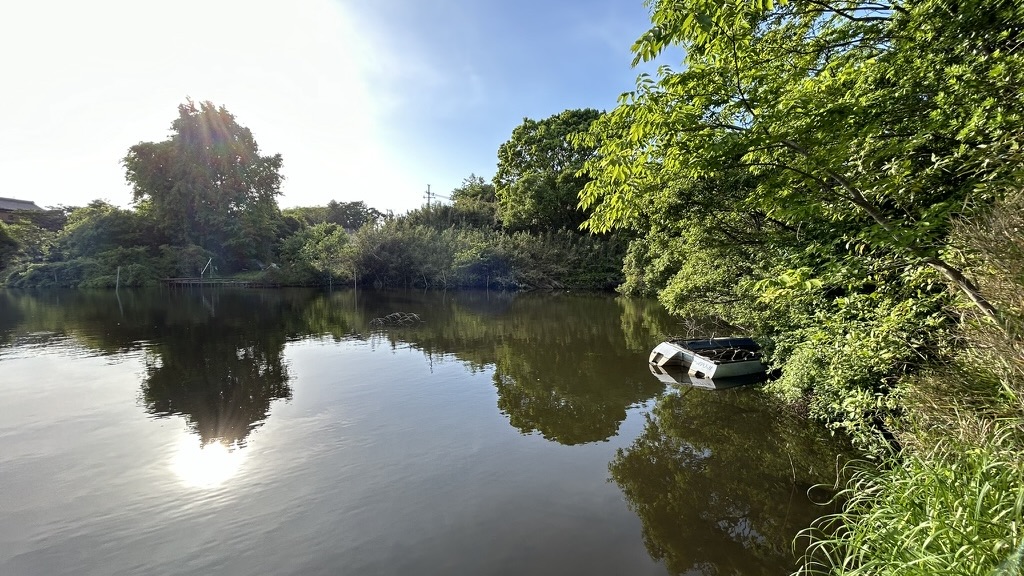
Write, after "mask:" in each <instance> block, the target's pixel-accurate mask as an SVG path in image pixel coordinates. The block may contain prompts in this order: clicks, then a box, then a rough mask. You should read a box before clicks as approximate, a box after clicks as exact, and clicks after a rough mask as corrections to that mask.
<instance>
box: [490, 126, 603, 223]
mask: <svg viewBox="0 0 1024 576" xmlns="http://www.w3.org/2000/svg"><path fill="white" fill-rule="evenodd" d="M600 115H601V113H600V112H598V111H597V110H593V109H589V108H588V109H584V110H566V111H564V112H561V113H558V114H555V115H553V116H551V117H549V118H545V119H544V120H539V121H538V120H532V119H530V118H524V119H523V123H522V124H520V125H519V126H516V128H515V129H514V130H513V131H512V137H511V138H509V140H508V141H507V142H505V143H504V144H502V145H501V146H500V147H499V148H498V169H497V172H496V173H495V175H494V189H495V194H496V196H497V200H498V217H499V218H500V220H501V222H502V224H504V225H505V226H506V227H507V228H513V229H527V228H528V229H533V230H550V229H560V228H572V229H575V228H576V227H578V226H579V225H580V224H581V223H582V222H583V220H584V219H585V213H584V212H583V211H582V210H580V209H579V208H578V206H577V204H578V200H579V193H580V191H581V190H582V189H583V186H584V185H585V184H586V183H587V181H588V180H589V178H588V177H587V176H585V175H582V174H580V169H581V168H583V163H584V162H585V161H586V160H587V159H588V158H590V157H591V156H592V155H593V153H594V146H593V145H592V144H585V145H582V146H576V145H574V144H573V143H572V141H571V137H572V136H574V135H576V134H579V133H581V132H585V131H586V130H587V129H588V128H589V127H590V125H591V124H592V123H593V122H594V120H596V119H597V118H598V117H599V116H600Z"/></svg>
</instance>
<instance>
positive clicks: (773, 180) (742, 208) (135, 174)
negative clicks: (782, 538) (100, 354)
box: [0, 0, 1024, 574]
mask: <svg viewBox="0 0 1024 576" xmlns="http://www.w3.org/2000/svg"><path fill="white" fill-rule="evenodd" d="M647 4H648V6H649V8H650V11H651V16H652V28H651V29H650V31H648V32H647V33H646V34H644V35H643V36H642V37H641V38H640V39H639V40H638V41H637V42H636V43H635V44H634V46H633V51H634V53H635V55H636V60H637V62H640V61H655V60H658V59H659V58H664V57H665V54H667V53H672V54H676V53H681V54H684V55H685V57H684V62H683V66H682V67H680V68H679V69H675V68H673V67H671V66H668V65H665V66H661V67H660V68H659V69H658V72H657V73H656V74H655V75H641V76H640V78H639V79H638V82H637V87H636V89H635V90H634V91H632V92H630V93H627V94H624V95H623V96H622V98H621V99H620V105H619V106H618V107H617V108H615V109H614V110H611V111H609V112H606V113H597V112H595V111H592V110H571V111H566V112H563V113H560V114H556V115H554V116H552V117H550V118H548V119H545V120H541V121H535V120H529V119H527V120H525V121H524V123H523V124H522V125H521V126H519V127H518V128H516V129H515V131H514V132H513V134H512V137H511V139H510V140H509V142H507V143H506V144H504V145H502V147H501V148H500V150H499V154H498V158H499V161H498V167H497V175H496V176H495V178H494V180H493V182H487V181H485V180H483V179H482V178H479V177H476V176H471V177H470V178H468V179H467V180H466V181H465V182H464V184H463V186H461V187H460V188H458V189H456V190H454V191H452V203H451V204H450V205H435V206H429V205H428V206H426V207H423V208H421V209H419V210H415V211H412V212H410V213H408V214H405V215H401V216H392V215H387V216H385V215H382V214H380V213H379V212H376V211H375V210H372V209H371V208H369V207H367V206H366V205H365V204H364V203H362V202H356V203H348V204H338V203H335V204H333V205H328V206H326V207H315V208H306V209H292V210H285V211H283V212H281V211H279V210H277V209H276V203H275V201H274V197H275V196H276V194H277V191H278V186H279V184H280V177H279V176H278V175H277V174H278V172H277V171H278V169H279V168H280V165H281V159H280V157H266V156H261V155H260V154H259V152H258V149H257V148H256V145H255V141H254V140H253V139H252V135H251V134H250V133H248V130H245V129H244V128H242V127H240V126H238V125H237V124H236V123H235V121H234V119H233V117H231V116H230V114H228V113H227V112H226V111H225V110H224V109H223V108H219V109H217V108H214V107H213V106H212V105H209V104H202V105H199V106H196V105H194V104H193V103H191V102H189V103H187V104H185V105H183V106H182V107H181V109H180V110H179V118H178V120H176V121H175V124H174V126H173V129H172V132H173V135H172V136H171V138H170V139H169V140H167V141H165V142H160V143H141V144H139V145H137V146H135V147H133V148H132V149H131V151H130V152H129V155H128V156H127V157H126V159H125V166H126V169H127V171H128V178H129V181H131V182H132V184H133V185H134V187H135V202H136V203H135V206H134V208H133V209H131V210H125V209H121V208H117V207H114V206H110V205H107V204H104V203H101V202H96V203H93V204H91V205H89V206H87V207H84V208H79V209H75V210H65V211H58V212H59V213H55V214H51V216H50V217H49V221H48V222H47V223H45V224H43V223H39V222H33V221H29V220H24V221H20V222H15V223H14V224H8V225H5V226H3V227H0V258H2V259H3V262H4V263H5V264H6V265H5V266H4V268H5V270H6V272H5V274H6V278H7V280H6V282H7V285H9V286H18V287H33V286H49V285H59V286H112V285H113V283H114V281H115V277H114V274H115V272H116V269H117V268H118V267H121V269H122V270H121V282H122V284H133V285H134V284H138V285H143V284H147V283H153V282H156V281H158V279H159V278H162V277H169V276H178V275H188V276H192V275H197V274H198V273H199V271H200V269H201V268H202V267H203V265H204V264H205V263H207V262H208V261H210V259H211V258H212V259H213V261H214V262H216V263H217V264H216V265H217V266H218V272H219V273H222V274H226V273H234V272H238V271H243V270H249V271H251V272H252V273H254V274H258V276H259V277H260V278H262V279H264V280H266V281H267V282H271V283H278V284H325V285H333V284H346V285H348V284H355V285H367V286H370V285H372V286H378V287H405V286H415V287H431V288H442V287H443V288H456V287H490V288H566V287H580V288H609V287H614V286H616V285H620V284H621V285H620V286H619V289H620V291H622V292H623V293H626V294H629V295H639V296H654V297H657V298H658V299H659V300H660V301H661V302H662V303H663V304H664V306H665V307H666V308H668V309H669V310H670V311H672V312H673V313H676V314H678V315H680V316H683V317H688V316H700V317H706V316H715V317H718V318H721V319H723V320H724V321H726V322H728V323H729V324H731V325H733V326H736V327H738V328H739V329H741V330H742V331H744V332H747V333H750V334H752V335H754V336H756V337H757V338H758V339H759V340H760V341H761V342H762V343H764V345H765V352H766V358H767V360H768V362H769V363H770V364H771V366H772V368H773V369H775V370H776V373H777V374H779V377H778V378H777V379H776V380H774V381H773V382H771V383H770V384H769V385H768V387H769V388H770V389H771V390H772V391H774V392H775V393H776V394H777V395H779V396H780V397H783V398H785V399H787V400H789V401H790V402H792V403H794V404H796V405H801V406H805V407H806V411H807V413H808V414H809V416H810V417H812V418H816V419H819V420H821V421H823V422H826V423H828V425H829V426H831V427H832V428H833V429H834V430H836V431H839V432H841V433H843V434H847V435H849V436H850V437H851V438H852V439H853V441H854V442H855V443H856V445H858V446H859V447H860V448H861V449H862V450H863V451H864V453H865V454H866V455H867V460H866V462H867V463H866V464H863V465H861V466H859V467H858V468H857V472H856V473H854V474H853V475H852V480H851V481H850V484H849V490H848V492H846V493H845V496H846V497H848V498H849V499H848V503H847V506H846V508H845V512H844V513H842V514H840V515H839V516H829V517H826V518H824V519H822V520H821V521H820V522H819V523H818V524H817V525H816V527H815V528H813V529H812V530H811V531H810V532H809V533H808V534H809V535H810V536H812V537H813V538H814V539H815V540H814V542H815V544H814V545H813V546H812V547H811V549H810V552H809V554H808V557H807V564H806V565H805V567H804V570H805V571H806V572H809V573H835V574H844V573H850V574H859V573H872V574H885V573H897V572H899V573H901V574H914V573H920V574H934V573H951V574H957V573H961V574H979V573H986V572H988V571H991V570H1003V571H1004V573H1007V574H1010V573H1017V572H1014V571H1015V570H1019V569H1020V563H1021V557H1022V555H1024V528H1022V526H1024V514H1022V508H1024V504H1022V502H1024V450H1022V448H1024V399H1022V398H1024V340H1022V338H1024V332H1022V328H1024V324H1022V322H1024V300H1022V296H1021V294H1024V221H1022V217H1021V216H1020V215H1021V214H1022V211H1024V185H1022V183H1024V153H1022V144H1024V105H1022V103H1021V102H1022V100H1021V98H1020V94H1021V90H1022V88H1024V7H1022V5H1021V4H1020V3H1019V2H1014V1H1011V0H975V1H970V2H955V1H953V0H922V1H919V2H882V3H880V2H871V1H845V0H844V1H836V2H820V1H817V0H814V1H810V0H793V1H791V2H779V3H774V2H772V1H770V0H768V1H765V0H726V1H720V0H715V1H711V0H690V1H688V2H686V3H679V2H670V1H668V0H648V2H647ZM221 150H231V153H230V154H227V155H222V154H220V151H221ZM197 167H198V168H197ZM577 198H578V199H579V203H578V204H577V203H576V199H577ZM580 224H582V228H583V230H584V231H585V232H581V231H580V230H579V229H577V227H578V226H579V225H580ZM256 271H258V272H256Z"/></svg>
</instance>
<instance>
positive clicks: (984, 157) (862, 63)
mask: <svg viewBox="0 0 1024 576" xmlns="http://www.w3.org/2000/svg"><path fill="white" fill-rule="evenodd" d="M648 5H649V7H650V8H651V13H652V22H653V24H654V26H653V27H652V28H651V30H650V31H648V32H647V33H646V34H645V35H643V36H642V37H641V38H640V39H639V40H638V41H637V42H636V44H635V45H634V46H633V50H634V52H635V54H636V61H640V60H650V59H653V58H655V57H657V56H658V55H659V54H662V53H663V52H664V51H665V50H666V49H667V48H669V47H673V46H680V47H682V48H683V49H684V50H685V52H686V62H685V70H684V71H682V72H677V71H674V70H672V69H670V68H668V67H662V68H661V69H660V71H659V75H658V78H657V79H654V78H651V77H648V76H642V77H641V78H640V81H639V82H638V86H637V90H636V91H635V92H633V93H631V94H628V95H626V96H625V102H624V104H623V105H622V106H620V107H619V108H618V109H616V110H615V111H613V112H612V113H610V114H608V115H607V116H606V117H605V118H604V119H602V120H600V121H599V122H598V125H597V128H596V129H595V131H594V134H595V138H592V139H590V140H587V139H584V142H596V141H598V139H600V138H603V140H601V141H602V142H603V144H602V147H601V149H600V153H599V154H598V155H597V156H595V157H594V158H593V159H592V160H591V163H590V166H589V168H590V169H591V171H592V173H594V174H596V175H597V178H596V180H595V181H594V182H593V183H591V184H590V185H589V186H588V187H587V189H586V191H585V193H584V195H583V197H582V199H583V202H582V204H583V205H584V206H586V207H591V208H592V209H593V210H594V217H593V218H592V219H591V220H590V225H591V227H592V228H594V229H598V230H600V229H606V228H609V227H613V226H620V225H628V223H630V222H633V223H634V224H635V223H637V222H638V220H637V219H638V217H640V216H641V215H642V214H643V212H644V209H645V206H646V205H649V203H650V201H651V200H652V198H655V197H657V196H658V195H659V194H660V193H661V192H662V191H663V190H664V189H665V187H666V186H670V185H671V183H672V182H689V183H699V182H702V181H705V180H707V179H708V178H721V177H722V175H723V174H729V173H744V174H747V175H751V176H754V177H755V180H754V185H753V186H752V187H751V189H750V191H749V192H750V193H749V194H747V195H746V196H745V197H744V198H742V199H741V201H742V203H743V206H744V207H745V208H749V209H752V210H756V211H758V212H760V213H762V214H764V215H765V216H769V217H771V218H773V219H775V220H776V221H779V222H781V223H782V224H784V225H787V226H790V227H798V226H801V225H803V224H805V223H812V224H818V225H820V226H823V227H826V228H827V229H829V230H834V231H836V232H837V235H841V236H842V237H843V239H844V240H845V241H847V242H848V243H849V244H850V245H851V246H856V247H857V248H858V249H859V250H870V249H877V250H882V251H885V252H887V253H888V254H890V255H892V256H894V257H896V258H898V259H899V260H900V261H902V262H904V263H905V264H907V265H910V266H926V267H929V268H931V269H933V270H935V271H937V272H938V273H940V274H941V275H942V277H943V278H945V279H946V280H947V281H948V282H950V283H951V284H952V285H953V286H955V287H956V289H958V290H959V291H960V293H962V294H963V295H965V296H966V297H967V298H968V299H969V300H970V301H971V302H972V303H973V304H974V305H976V306H977V307H978V308H979V309H981V310H982V311H984V313H985V314H987V315H989V316H993V317H994V316H995V315H996V311H995V309H994V308H993V307H992V306H991V304H989V303H988V302H987V300H986V299H985V298H984V296H983V295H982V294H980V293H979V292H978V290H977V289H976V287H975V286H974V285H973V283H972V282H971V281H970V280H969V279H968V278H967V277H966V276H965V275H964V274H963V272H962V271H961V270H959V269H958V268H957V267H956V266H955V264H954V263H952V262H951V261H950V259H949V258H948V257H947V256H946V255H945V254H943V250H942V249H943V245H944V242H943V240H944V238H945V236H946V233H947V232H948V227H949V224H950V223H951V221H953V220H955V219H956V218H958V217H962V216H966V215H970V214H972V213H973V211H974V210H976V209H978V208H979V207H983V206H985V205H987V204H988V203H989V202H990V201H991V200H992V199H993V198H994V197H996V196H998V195H999V194H1000V193H1001V190H1003V189H1005V188H1006V186H1008V185H1010V186H1012V185H1013V183H1014V182H1019V181H1020V176H1021V168H1020V163H1019V162H1018V161H1017V160H1018V159H1019V152H1018V147H1019V144H1020V143H1021V141H1022V139H1024V138H1022V137H1024V131H1022V126H1024V123H1022V120H1024V114H1022V111H1024V108H1022V107H1021V105H1020V99H1019V97H1018V94H1019V90H1020V88H1021V86H1022V82H1024V60H1022V58H1021V54H1020V50H1019V48H1020V45H1021V42H1022V31H1024V13H1022V9H1021V8H1020V6H1019V5H1018V4H1017V3H1012V2H1004V1H1002V0H987V1H986V0H982V1H977V2H968V3H961V2H953V1H951V0H929V1H924V2H916V3H904V2H874V1H871V0H864V1H845V0H839V1H832V2H829V1H825V2H822V1H820V0H794V1H792V2H780V3H779V4H774V3H773V2H772V1H771V0H753V1H752V0H726V1H719V0H696V1H691V2H685V3H683V2H676V1H669V0H648Z"/></svg>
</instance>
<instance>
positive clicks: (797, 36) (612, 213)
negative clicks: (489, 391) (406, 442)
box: [580, 0, 1024, 574]
mask: <svg viewBox="0 0 1024 576" xmlns="http://www.w3.org/2000/svg"><path fill="white" fill-rule="evenodd" d="M649 6H650V8H651V11H652V20H653V23H654V27H653V28H652V29H651V30H650V31H649V32H648V33H647V34H645V35H644V36H642V37H641V38H640V39H639V40H638V41H637V43H636V44H635V45H634V47H633V49H634V52H635V54H636V58H637V60H638V61H641V60H643V61H648V60H652V59H655V58H657V57H658V56H659V55H662V54H663V53H664V52H665V51H666V50H677V49H680V48H681V49H682V52H683V53H685V65H684V66H683V68H682V69H681V70H678V71H677V70H675V69H672V68H670V67H667V66H663V67H661V68H660V69H659V71H658V73H657V75H655V76H641V78H640V79H639V82H638V84H637V89H636V90H635V91H633V92H631V93H629V94H626V95H624V96H623V98H622V100H621V102H622V103H621V105H620V106H619V107H618V108H616V109H615V110H613V111H611V112H609V113H608V114H605V115H603V116H602V117H601V118H600V119H598V120H597V121H596V122H595V123H594V125H593V126H592V128H591V130H590V131H589V133H588V134H587V135H585V136H583V137H581V138H580V142H581V143H582V144H585V145H594V146H596V147H597V153H596V154H595V155H594V156H593V157H592V158H591V159H590V160H589V161H588V163H587V171H588V173H589V174H590V175H591V176H592V178H593V179H592V181H591V182H590V183H588V184H587V186H586V187H585V188H584V191H583V194H582V197H581V198H582V205H583V206H585V207H586V208H587V209H589V210H591V211H592V212H591V218H590V219H589V220H588V222H587V224H586V225H587V226H588V227H589V228H590V229H592V230H596V231H606V230H613V229H625V230H631V231H633V232H634V233H635V234H636V235H637V238H636V239H635V240H633V241H632V242H631V244H630V246H629V249H628V255H627V258H626V264H625V272H626V282H625V284H624V285H623V290H624V291H625V292H627V293H630V294H638V295H654V296H657V297H658V298H659V299H660V300H661V301H662V302H663V303H664V304H665V306H666V307H668V308H669V309H670V310H672V311H674V312H676V313H678V314H681V315H684V316H688V315H694V314H706V313H708V312H712V313H713V314H714V315H716V316H719V317H721V318H724V319H725V320H727V321H728V322H730V323H731V324H733V325H736V326H740V327H742V328H743V329H744V330H745V331H747V332H749V333H752V334H754V335H756V336H757V337H758V338H759V339H761V341H762V342H764V343H766V344H767V354H768V357H769V359H770V362H771V364H772V365H773V366H774V367H777V368H778V369H779V372H780V374H781V376H780V377H779V378H778V379H777V380H776V381H774V382H772V383H771V384H769V388H771V389H773V390H774V391H775V392H776V393H778V394H779V395H781V396H783V397H786V398H789V399H791V400H793V401H796V402H800V403H805V404H806V406H807V410H808V412H809V414H810V415H811V416H812V417H815V418H818V419H821V420H823V421H825V422H828V423H829V424H830V425H831V426H832V427H833V428H835V429H837V430H842V431H844V432H845V433H847V434H849V435H850V436H851V437H852V438H853V439H854V441H855V442H856V443H857V444H858V445H859V446H860V447H861V448H862V449H863V450H864V451H865V453H866V454H867V455H868V457H869V463H868V464H865V465H864V466H861V467H860V469H859V472H857V473H856V474H854V475H853V479H852V481H851V484H850V485H849V491H848V492H847V493H846V496H847V497H849V501H848V504H847V507H846V511H845V513H843V514H841V515H839V516H832V517H829V518H826V519H823V520H822V521H821V522H819V523H818V524H817V527H816V529H814V530H812V531H810V532H809V534H811V535H812V536H814V537H815V538H817V540H816V544H815V545H814V546H813V547H812V548H811V551H810V553H809V556H808V562H807V565H806V566H805V571H806V572H809V573H836V574H842V573H856V574H860V573H865V574H866V573H871V574H888V573H900V574H937V573H943V574H945V573H950V574H984V573H988V572H989V571H994V570H1004V571H1005V573H1013V574H1016V573H1019V572H1017V570H1019V567H1020V556H1021V553H1022V550H1024V549H1022V548H1021V546H1024V533H1022V530H1021V525H1022V520H1024V517H1022V504H1021V503H1022V502H1024V452H1022V450H1021V448H1022V444H1021V442H1022V439H1024V419H1022V416H1024V412H1022V408H1024V405H1022V403H1021V393H1022V392H1024V387H1022V382H1024V381H1022V379H1021V377H1022V375H1024V356H1022V354H1021V351H1022V349H1024V347H1022V342H1021V330H1020V327H1021V325H1020V318H1021V314H1022V312H1024V307H1022V306H1021V304H1022V302H1021V300H1020V297H1019V294H1021V293H1022V291H1024V277H1022V276H1021V265H1022V264H1021V255H1022V252H1021V250H1022V248H1024V235H1022V233H1021V227H1020V221H1019V219H1018V218H1019V217H1018V216H1016V215H1017V214H1019V213H1020V207H1021V201H1022V182H1024V171H1022V166H1024V164H1022V163H1021V160H1022V158H1021V144H1022V143H1024V132H1022V130H1024V107H1022V106H1021V100H1020V98H1019V94H1020V90H1021V87H1022V86H1024V54H1022V53H1021V52H1022V50H1024V8H1022V7H1021V5H1020V4H1019V3H1016V2H1005V1H1000V0H982V1H978V2H966V3H965V2H949V1H946V0H926V1H923V2H914V3H904V2H894V3H888V2H887V3H875V2H805V1H793V2H788V3H779V4H774V3H772V2H761V1H753V2H751V1H745V0H735V1H726V2H717V1H716V2H704V1H702V0H694V1H690V2H686V3H685V4H683V3H678V2H668V1H660V0H653V1H651V2H649Z"/></svg>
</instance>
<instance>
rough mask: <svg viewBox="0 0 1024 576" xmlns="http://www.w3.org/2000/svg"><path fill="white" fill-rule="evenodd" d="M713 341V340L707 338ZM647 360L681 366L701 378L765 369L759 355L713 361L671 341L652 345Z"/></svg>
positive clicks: (745, 373)
mask: <svg viewBox="0 0 1024 576" xmlns="http://www.w3.org/2000/svg"><path fill="white" fill-rule="evenodd" d="M709 342H714V340H709ZM648 360H649V362H650V363H651V364H653V365H655V366H659V367H662V368H664V367H666V366H682V367H684V368H686V369H687V370H688V371H689V373H690V374H691V375H693V376H698V377H702V378H732V377H735V376H746V375H747V374H758V373H761V372H764V371H765V365H764V363H762V362H761V359H760V357H758V358H756V359H750V360H739V361H715V360H712V359H711V358H709V357H707V356H704V355H703V354H701V353H700V352H697V351H693V350H689V349H687V348H684V347H683V346H680V345H679V344H676V343H675V342H672V341H665V342H662V343H661V344H658V345H657V346H655V347H654V350H652V351H651V355H650V358H649V359H648Z"/></svg>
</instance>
